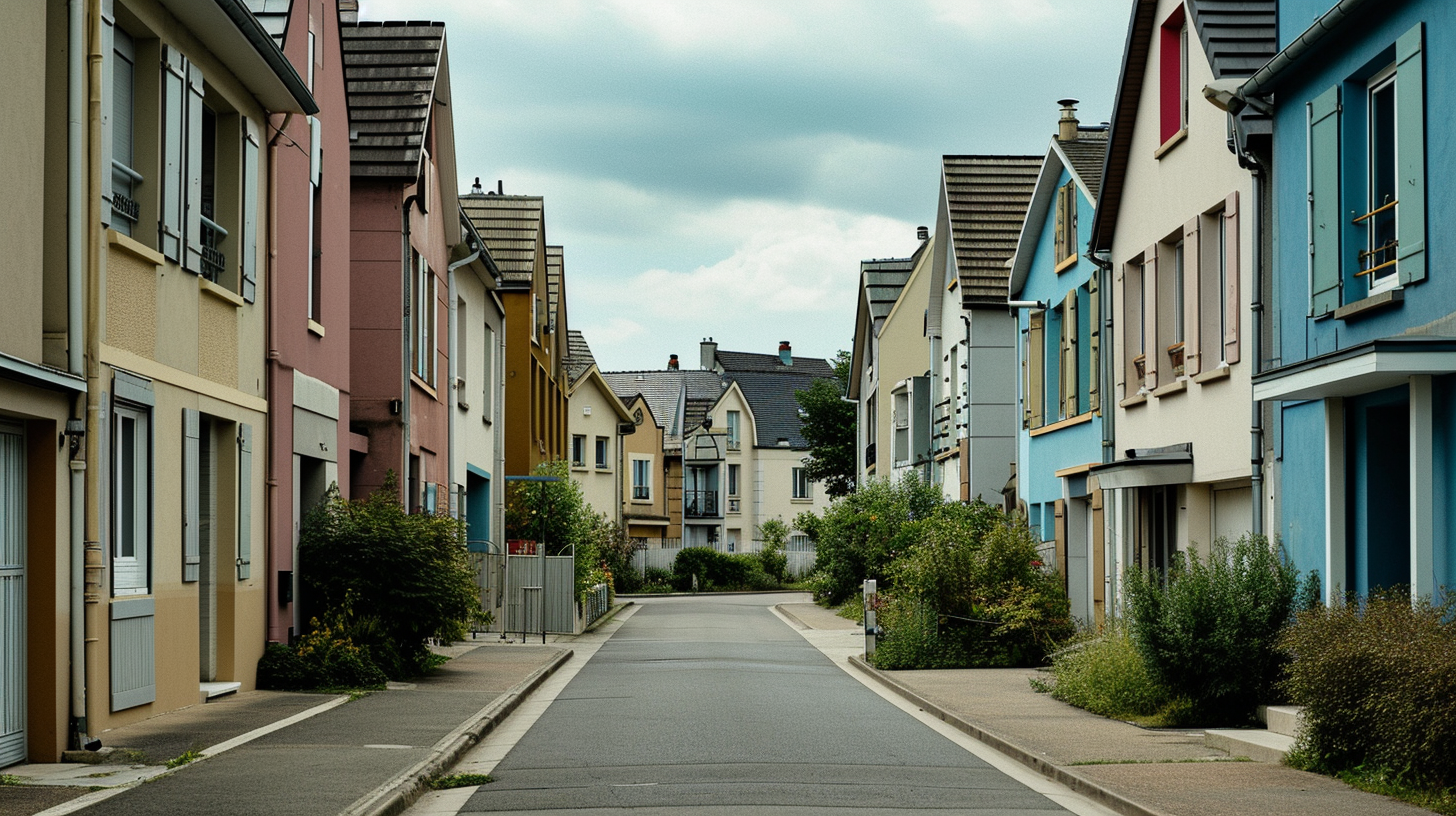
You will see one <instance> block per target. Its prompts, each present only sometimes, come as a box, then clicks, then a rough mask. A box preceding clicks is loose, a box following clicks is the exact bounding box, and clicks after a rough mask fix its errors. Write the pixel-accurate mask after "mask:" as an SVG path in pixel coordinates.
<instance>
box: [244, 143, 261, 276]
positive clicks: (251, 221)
mask: <svg viewBox="0 0 1456 816" xmlns="http://www.w3.org/2000/svg"><path fill="white" fill-rule="evenodd" d="M243 128H244V133H243V236H242V243H241V245H240V246H241V248H242V255H243V264H242V291H241V292H239V294H241V295H242V296H243V300H246V301H247V302H249V303H252V302H253V301H254V300H256V299H257V297H258V207H259V205H260V203H261V202H259V201H258V126H257V125H256V124H255V123H254V122H253V120H251V119H244V120H243Z"/></svg>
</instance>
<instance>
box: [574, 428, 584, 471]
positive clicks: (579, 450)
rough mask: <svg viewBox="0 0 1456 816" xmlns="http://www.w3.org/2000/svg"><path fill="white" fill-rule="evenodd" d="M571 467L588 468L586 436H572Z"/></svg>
mask: <svg viewBox="0 0 1456 816" xmlns="http://www.w3.org/2000/svg"><path fill="white" fill-rule="evenodd" d="M571 466H572V467H574V468H584V467H586V434H572V435H571Z"/></svg>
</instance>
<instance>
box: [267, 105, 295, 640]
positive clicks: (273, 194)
mask: <svg viewBox="0 0 1456 816" xmlns="http://www.w3.org/2000/svg"><path fill="white" fill-rule="evenodd" d="M292 122H293V114H291V113H286V114H284V115H283V124H282V125H281V126H280V127H279V128H278V130H277V131H276V132H274V134H273V138H271V139H269V140H268V181H267V191H266V193H265V194H266V196H267V201H268V263H267V265H266V266H265V267H264V268H263V286H264V297H266V298H267V299H268V305H267V308H265V309H264V310H263V320H264V323H265V325H264V328H263V336H264V337H266V338H268V379H269V384H270V388H269V391H268V397H269V399H270V400H271V399H272V397H273V394H274V393H276V391H275V389H273V388H271V384H272V378H273V376H274V375H275V374H277V373H278V368H279V366H280V365H281V363H280V362H279V361H280V359H281V357H282V355H281V354H280V352H279V349H278V346H277V342H276V341H277V337H276V336H275V335H274V333H273V327H274V326H275V325H277V315H275V314H274V311H275V310H276V309H277V308H278V298H277V297H274V293H275V292H276V291H277V289H276V288H275V287H274V284H275V282H276V281H275V280H274V279H275V278H276V277H277V274H278V140H279V139H282V138H284V135H285V134H286V133H287V132H288V126H289V125H290V124H292ZM289 141H292V140H291V139H290V140H289ZM267 425H268V445H267V453H265V454H264V459H263V462H264V465H263V472H264V473H266V474H267V478H266V479H265V481H264V484H265V485H266V486H267V488H268V498H267V500H266V501H265V502H263V507H264V515H263V524H264V528H263V529H265V530H269V531H270V532H269V534H268V536H267V540H268V541H269V542H272V540H273V535H272V532H271V530H272V526H271V525H272V523H273V507H274V502H275V501H277V499H278V478H277V477H276V476H275V475H274V473H275V471H274V469H273V468H274V465H275V463H274V461H273V445H274V442H275V441H276V434H277V432H278V430H277V428H278V423H276V422H269V423H267ZM290 472H291V468H290ZM290 478H292V477H290ZM294 521H295V522H296V521H297V520H296V519H295V520H294ZM289 538H290V539H291V540H292V553H293V555H292V559H291V563H290V564H289V569H290V571H292V573H293V586H292V595H293V600H292V602H291V603H290V606H292V607H293V609H292V618H293V633H294V635H295V636H297V635H301V634H302V633H303V605H302V604H300V603H299V602H298V589H299V583H300V580H301V576H300V575H299V569H298V531H297V529H294V530H292V531H291V532H290V534H289ZM267 558H268V559H269V561H268V565H267V566H274V564H273V563H272V561H271V558H272V552H271V548H269V551H268V552H267ZM267 566H265V568H264V574H265V575H266V574H267V573H268V571H269V570H268V568H267ZM263 583H264V585H265V588H264V592H265V593H267V595H268V596H269V597H271V598H272V600H273V606H274V607H277V606H278V584H277V582H276V581H268V580H264V582H263Z"/></svg>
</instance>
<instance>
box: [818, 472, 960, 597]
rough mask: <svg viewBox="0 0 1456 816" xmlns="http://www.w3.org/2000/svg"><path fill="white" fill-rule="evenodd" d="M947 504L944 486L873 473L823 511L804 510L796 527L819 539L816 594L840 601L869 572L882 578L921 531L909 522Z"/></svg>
mask: <svg viewBox="0 0 1456 816" xmlns="http://www.w3.org/2000/svg"><path fill="white" fill-rule="evenodd" d="M943 504H944V500H943V499H942V498H941V495H940V488H938V487H936V486H935V485H932V484H927V483H924V482H921V481H920V480H919V479H917V478H916V477H915V476H914V475H913V474H907V475H906V476H905V477H904V478H903V479H901V480H900V481H898V482H892V481H890V480H889V479H870V480H868V481H867V482H866V483H865V484H864V485H863V486H861V487H860V489H858V490H856V491H855V492H853V493H851V494H849V495H848V496H845V497H844V498H842V499H838V500H836V501H835V502H834V503H833V504H831V505H830V506H829V507H828V508H827V509H826V510H825V511H824V515H823V516H816V515H814V514H813V513H801V514H800V515H799V516H798V517H797V518H796V519H794V527H795V528H797V529H799V530H802V531H803V532H804V533H805V534H807V535H808V536H809V538H811V539H813V540H814V550H815V555H814V574H813V575H811V576H810V577H809V580H808V584H809V588H810V590H811V591H812V592H813V593H814V600H815V601H817V602H818V603H821V604H824V605H826V606H837V605H839V604H841V603H843V602H844V601H845V599H847V598H850V597H852V596H854V595H856V594H858V593H859V592H860V587H861V584H862V583H863V582H864V580H865V579H866V578H873V579H875V580H876V581H878V582H880V583H881V584H884V583H885V579H886V577H887V573H886V569H887V568H888V567H889V565H890V563H891V562H892V561H894V560H895V557H896V556H897V555H898V554H900V553H903V552H905V551H907V550H908V549H909V548H910V546H911V544H912V543H913V542H914V540H915V536H916V532H915V531H914V530H913V529H912V530H907V529H906V527H907V526H908V525H910V524H911V522H913V521H915V520H916V519H924V518H928V517H929V516H930V514H931V513H933V512H934V511H935V510H936V509H937V508H939V507H941V506H942V505H943Z"/></svg>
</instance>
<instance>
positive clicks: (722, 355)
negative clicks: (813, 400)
mask: <svg viewBox="0 0 1456 816" xmlns="http://www.w3.org/2000/svg"><path fill="white" fill-rule="evenodd" d="M790 359H792V360H793V361H794V364H793V365H792V366H786V365H784V364H783V362H782V361H781V360H779V356H778V355H777V354H755V353H753V352H749V351H722V350H719V351H718V352H717V361H718V365H720V366H722V367H723V373H724V374H725V375H728V374H737V373H746V372H757V373H761V374H784V373H793V374H807V375H809V376H813V377H833V376H834V367H833V366H831V365H830V364H829V362H828V361H827V360H820V359H819V358H817V357H793V356H791V357H790Z"/></svg>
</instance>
